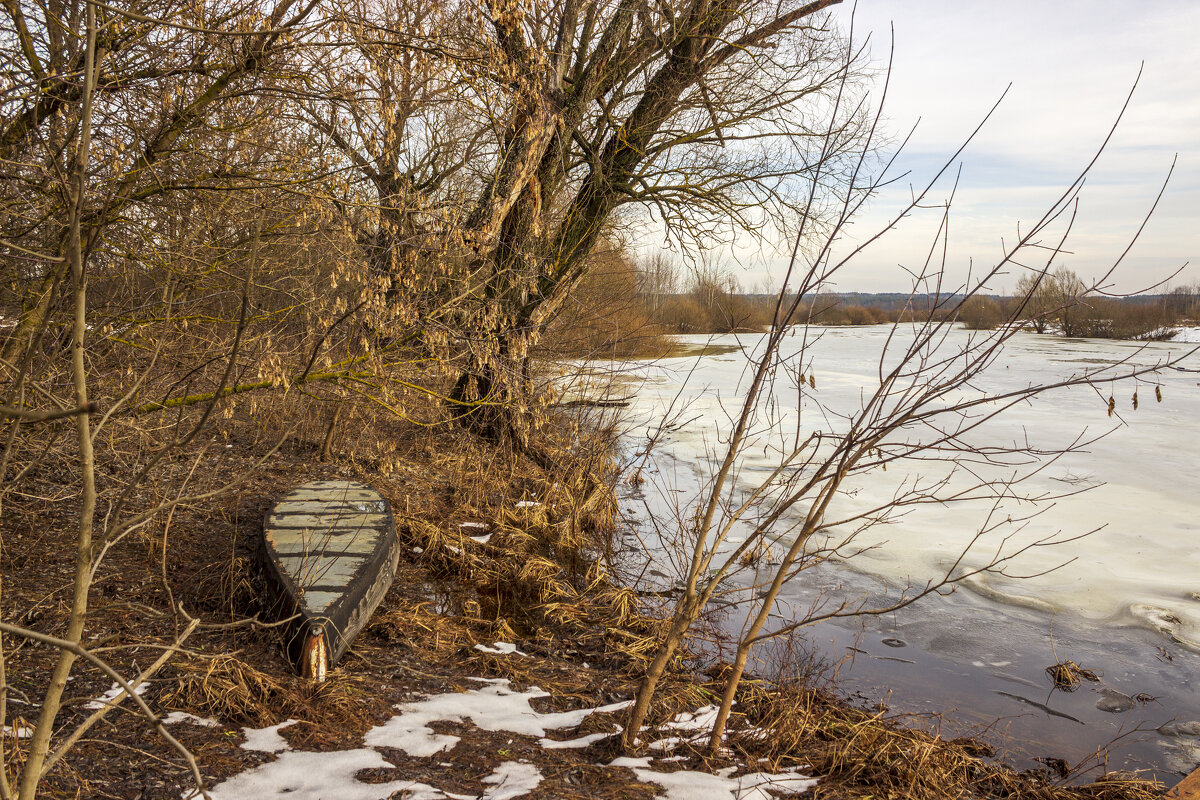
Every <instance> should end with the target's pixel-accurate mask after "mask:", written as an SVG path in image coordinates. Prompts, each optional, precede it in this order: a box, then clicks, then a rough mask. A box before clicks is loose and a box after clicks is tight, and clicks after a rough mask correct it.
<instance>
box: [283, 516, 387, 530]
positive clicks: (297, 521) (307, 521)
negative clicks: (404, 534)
mask: <svg viewBox="0 0 1200 800" xmlns="http://www.w3.org/2000/svg"><path fill="white" fill-rule="evenodd" d="M391 519H392V515H391V514H378V513H371V514H363V513H360V512H357V511H355V512H341V511H334V512H332V513H330V514H276V513H274V512H272V513H271V516H269V517H267V527H269V528H311V529H313V530H323V529H326V528H330V527H338V528H373V529H379V528H382V527H383V526H385V525H387V524H388V522H389V521H391Z"/></svg>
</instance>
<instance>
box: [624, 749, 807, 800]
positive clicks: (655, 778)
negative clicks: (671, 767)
mask: <svg viewBox="0 0 1200 800" xmlns="http://www.w3.org/2000/svg"><path fill="white" fill-rule="evenodd" d="M649 765H650V759H649V758H618V759H616V760H615V761H613V762H612V763H610V764H609V766H610V767H626V768H627V769H631V770H633V774H635V775H637V777H638V780H640V781H643V782H645V783H656V784H658V785H659V786H661V787H663V788H664V789H666V790H667V793H666V794H664V795H659V800H772V795H771V793H770V792H774V793H775V794H785V795H787V794H800V793H801V792H806V791H808V790H809V789H811V788H812V787H813V786H816V784H817V779H816V778H810V777H808V776H807V775H800V774H798V773H796V772H779V773H770V772H752V773H750V774H748V775H740V776H738V777H736V778H733V777H730V773H732V772H733V769H732V768H730V769H723V770H721V771H720V772H718V773H717V774H716V775H710V774H709V773H707V772H694V771H692V770H679V771H678V772H655V771H654V770H652V769H650V768H649ZM768 789H769V790H770V792H768V791H767V790H768Z"/></svg>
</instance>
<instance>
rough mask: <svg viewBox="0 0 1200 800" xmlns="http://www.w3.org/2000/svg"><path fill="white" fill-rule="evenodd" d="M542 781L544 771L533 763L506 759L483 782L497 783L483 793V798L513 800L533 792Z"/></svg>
mask: <svg viewBox="0 0 1200 800" xmlns="http://www.w3.org/2000/svg"><path fill="white" fill-rule="evenodd" d="M541 782H542V773H540V772H538V768H537V767H535V766H534V765H533V764H524V763H522V762H519V761H505V762H504V763H503V764H501V765H500V766H498V767H496V770H495V772H493V773H492V774H491V775H488V776H487V777H486V778H484V779H483V783H485V784H492V785H495V787H496V788H494V789H488V790H487V791H486V792H484V793H483V797H482V798H481V800H511V799H512V798H514V797H524V796H525V795H527V794H530V793H531V792H533V790H534V789H536V788H537V787H538V784H539V783H541Z"/></svg>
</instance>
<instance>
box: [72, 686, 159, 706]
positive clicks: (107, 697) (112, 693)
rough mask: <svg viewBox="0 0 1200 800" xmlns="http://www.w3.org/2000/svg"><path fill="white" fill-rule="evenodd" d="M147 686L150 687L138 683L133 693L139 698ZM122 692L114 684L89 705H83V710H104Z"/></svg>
mask: <svg viewBox="0 0 1200 800" xmlns="http://www.w3.org/2000/svg"><path fill="white" fill-rule="evenodd" d="M149 686H150V685H149V684H147V683H139V684H138V685H137V686H134V687H133V691H134V692H135V693H136V694H137V695H138V696H141V695H143V694H145V693H146V689H148V688H149ZM124 691H125V690H124V689H122V688H121V686H120V684H116V683H114V684H113V685H112V688H111V689H109V690H108V691H107V692H105V693H104V694H102V695H100V696H99V697H97V698H96V699H95V700H92V701H91V702H90V703H88V704H87V705H85V706H84V708H87V709H90V710H92V711H95V710H97V709H101V708H104V707H105V706H107V705H111V704H112V702H113V701H114V700H116V699H117V695H119V694H122V693H124Z"/></svg>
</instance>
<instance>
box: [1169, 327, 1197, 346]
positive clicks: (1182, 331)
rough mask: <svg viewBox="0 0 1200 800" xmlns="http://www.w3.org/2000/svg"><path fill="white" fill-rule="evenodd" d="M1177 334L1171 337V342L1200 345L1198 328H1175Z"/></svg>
mask: <svg viewBox="0 0 1200 800" xmlns="http://www.w3.org/2000/svg"><path fill="white" fill-rule="evenodd" d="M1175 330H1176V331H1177V333H1176V334H1175V335H1174V336H1172V337H1171V339H1170V341H1172V342H1185V343H1200V327H1194V328H1193V327H1188V328H1175Z"/></svg>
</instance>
